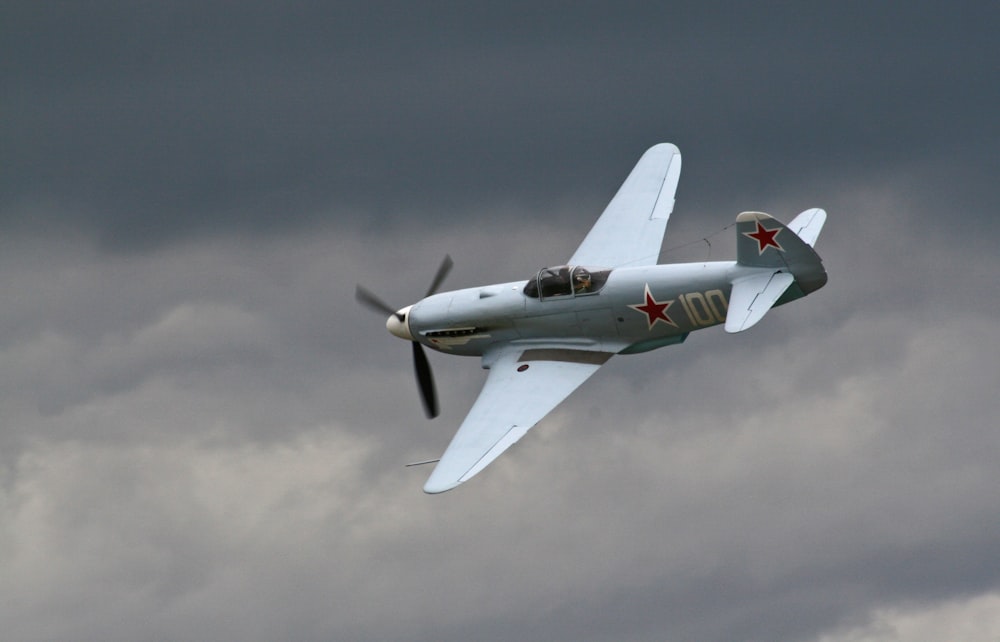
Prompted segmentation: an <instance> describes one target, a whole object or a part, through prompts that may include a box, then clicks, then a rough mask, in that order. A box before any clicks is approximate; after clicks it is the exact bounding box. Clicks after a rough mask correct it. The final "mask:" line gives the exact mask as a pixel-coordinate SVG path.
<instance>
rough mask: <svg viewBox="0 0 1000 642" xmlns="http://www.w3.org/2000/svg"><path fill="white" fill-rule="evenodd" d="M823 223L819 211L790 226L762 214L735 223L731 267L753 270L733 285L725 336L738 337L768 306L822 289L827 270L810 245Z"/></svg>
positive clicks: (749, 214)
mask: <svg viewBox="0 0 1000 642" xmlns="http://www.w3.org/2000/svg"><path fill="white" fill-rule="evenodd" d="M825 222H826V212H824V211H823V210H821V209H818V208H815V209H811V210H806V211H805V212H802V213H801V214H799V215H798V216H797V217H795V220H793V221H792V224H791V225H789V226H786V225H785V224H784V223H782V222H781V221H779V220H777V219H775V218H772V217H771V216H769V215H768V214H764V213H763V212H743V213H742V214H740V215H739V216H737V217H736V262H737V263H738V264H739V265H740V266H743V267H747V268H758V269H755V270H745V271H743V273H742V274H741V276H739V277H738V278H736V279H735V280H734V281H733V289H732V294H731V295H730V302H729V312H728V314H727V315H726V332H742V331H743V330H746V329H748V328H750V327H752V326H754V325H755V324H756V323H757V322H758V321H760V320H761V318H763V316H764V314H765V313H766V312H767V311H768V310H770V309H771V307H772V306H774V305H780V304H781V303H784V302H786V301H788V300H792V299H796V298H799V297H802V296H805V295H806V294H809V293H810V292H813V291H814V290H818V289H819V288H821V287H823V285H824V284H825V283H826V270H824V269H823V261H822V259H820V258H819V255H818V254H816V251H815V250H814V249H813V248H812V244H813V243H815V242H816V238H817V237H818V236H819V232H820V230H821V229H822V228H823V223H825ZM797 232H798V233H797ZM799 233H801V234H802V236H799Z"/></svg>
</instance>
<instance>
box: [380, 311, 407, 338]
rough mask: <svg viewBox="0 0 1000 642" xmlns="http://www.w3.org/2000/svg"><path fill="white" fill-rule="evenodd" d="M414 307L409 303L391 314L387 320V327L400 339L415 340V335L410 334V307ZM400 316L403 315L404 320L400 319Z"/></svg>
mask: <svg viewBox="0 0 1000 642" xmlns="http://www.w3.org/2000/svg"><path fill="white" fill-rule="evenodd" d="M412 307H413V306H412V305H408V306H406V307H405V308H403V309H401V310H399V311H398V312H396V314H391V315H389V318H388V319H386V321H385V329H386V330H388V331H389V333H390V334H392V335H394V336H397V337H399V338H400V339H406V340H407V341H413V335H412V334H410V308H412ZM399 317H403V320H402V321H400V320H399Z"/></svg>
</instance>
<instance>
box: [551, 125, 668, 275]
mask: <svg viewBox="0 0 1000 642" xmlns="http://www.w3.org/2000/svg"><path fill="white" fill-rule="evenodd" d="M680 175H681V153H680V151H679V150H678V149H677V148H676V147H675V146H674V145H671V144H670V143H660V144H659V145H654V146H653V147H650V148H649V149H648V150H647V151H646V153H645V154H643V155H642V158H640V159H639V162H638V163H636V166H635V169H633V170H632V173H631V174H629V175H628V178H626V179H625V182H624V183H622V186H621V188H619V190H618V193H617V194H615V197H614V198H612V199H611V202H610V203H608V206H607V207H606V208H605V209H604V213H603V214H601V217H600V218H599V219H597V223H595V224H594V227H593V229H591V230H590V232H589V233H588V234H587V237H586V238H585V239H583V243H581V244H580V247H578V248H577V250H576V252H575V253H574V254H573V256H572V258H570V260H569V263H570V265H592V266H595V267H620V266H623V265H629V266H638V265H656V262H657V260H658V259H659V256H660V245H661V244H662V243H663V232H664V230H666V229H667V221H668V220H669V219H670V213H671V212H673V211H674V194H675V192H676V191H677V181H678V179H679V178H680Z"/></svg>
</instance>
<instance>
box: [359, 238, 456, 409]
mask: <svg viewBox="0 0 1000 642" xmlns="http://www.w3.org/2000/svg"><path fill="white" fill-rule="evenodd" d="M453 265H454V262H453V261H452V260H451V257H450V256H448V255H447V254H446V255H445V257H444V260H443V261H441V265H440V266H438V269H437V272H436V273H435V274H434V278H433V279H432V280H431V285H430V287H429V288H427V294H425V295H424V298H427V297H429V296H431V295H432V294H434V293H435V292H437V290H438V288H439V287H441V284H442V283H443V282H444V280H445V277H447V276H448V272H450V271H451V267H452V266H453ZM354 298H355V299H357V301H358V303H360V304H362V305H364V306H365V307H367V308H369V309H372V310H375V311H376V312H381V313H383V314H388V315H390V316H394V317H396V319H398V320H399V321H400V322H401V323H402V322H404V321H406V315H405V314H403V313H402V312H400V310H399V309H397V308H394V307H392V306H391V305H389V304H388V303H386V302H385V301H383V300H382V299H380V298H379V297H378V296H376V295H375V294H373V293H372V292H371V291H369V290H367V289H365V288H363V287H362V286H360V285H359V286H357V289H356V290H355V292H354ZM411 343H412V345H413V373H414V375H415V376H416V378H417V387H418V388H419V389H420V401H421V402H422V403H423V405H424V414H426V415H427V418H428V419H433V418H434V417H437V415H438V402H437V392H436V391H435V389H434V375H433V374H432V373H431V364H430V362H429V361H428V360H427V354H426V353H424V346H423V345H421V344H420V342H418V341H411Z"/></svg>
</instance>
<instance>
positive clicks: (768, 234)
mask: <svg viewBox="0 0 1000 642" xmlns="http://www.w3.org/2000/svg"><path fill="white" fill-rule="evenodd" d="M754 222H755V223H757V231H756V232H743V236H749V237H750V238H752V239H753V240H755V241H757V244H758V245H759V246H760V247H758V248H757V253H758V254H763V253H764V250H766V249H767V248H769V247H773V248H774V249H776V250H780V251H784V249H785V248H783V247H781V245H779V244H778V242H777V241H775V240H774V237H775V236H777V235H778V232H780V231H781V228H780V227H779V228H775V229H773V230H769V229H767V228H766V227H764V226H763V225H761V224H760V221H754Z"/></svg>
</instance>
